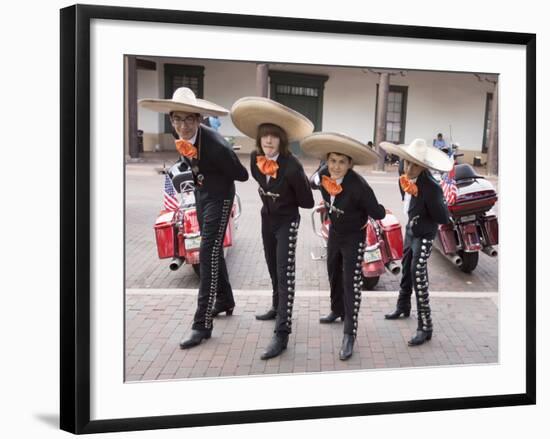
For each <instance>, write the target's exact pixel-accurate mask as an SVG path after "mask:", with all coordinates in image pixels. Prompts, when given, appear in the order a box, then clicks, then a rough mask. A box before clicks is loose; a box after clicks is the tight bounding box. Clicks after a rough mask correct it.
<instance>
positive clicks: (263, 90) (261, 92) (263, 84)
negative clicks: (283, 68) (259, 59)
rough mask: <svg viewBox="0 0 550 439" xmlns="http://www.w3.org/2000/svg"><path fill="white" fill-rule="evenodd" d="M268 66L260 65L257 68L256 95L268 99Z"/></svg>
mask: <svg viewBox="0 0 550 439" xmlns="http://www.w3.org/2000/svg"><path fill="white" fill-rule="evenodd" d="M268 72H269V65H268V64H258V65H257V66H256V95H257V96H261V97H264V98H267V86H268V80H267V79H268Z"/></svg>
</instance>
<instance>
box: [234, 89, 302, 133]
mask: <svg viewBox="0 0 550 439" xmlns="http://www.w3.org/2000/svg"><path fill="white" fill-rule="evenodd" d="M231 119H232V120H233V123H234V124H235V126H236V127H237V128H238V129H239V131H241V132H242V133H243V134H245V135H246V136H248V137H251V138H253V139H255V138H256V135H257V133H258V128H259V126H260V125H262V124H264V123H270V124H273V125H277V126H279V127H281V128H282V129H283V130H285V132H286V134H287V136H288V141H289V142H294V141H296V140H301V139H303V138H304V137H305V136H307V135H308V134H311V133H312V132H313V123H312V122H311V121H310V120H309V119H308V118H307V117H305V116H304V115H303V114H300V113H298V112H297V111H294V110H293V109H292V108H288V107H286V106H284V105H283V104H280V103H279V102H275V101H273V100H271V99H268V98H262V97H257V96H247V97H244V98H241V99H239V100H238V101H237V102H235V103H234V104H233V107H231Z"/></svg>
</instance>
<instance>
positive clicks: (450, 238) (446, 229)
mask: <svg viewBox="0 0 550 439" xmlns="http://www.w3.org/2000/svg"><path fill="white" fill-rule="evenodd" d="M437 233H438V235H439V240H440V241H441V245H442V247H443V251H444V252H445V254H446V255H449V254H453V253H456V252H457V250H458V249H457V244H458V243H457V242H456V235H455V231H454V227H453V225H452V224H441V225H440V226H439V228H438V230H437Z"/></svg>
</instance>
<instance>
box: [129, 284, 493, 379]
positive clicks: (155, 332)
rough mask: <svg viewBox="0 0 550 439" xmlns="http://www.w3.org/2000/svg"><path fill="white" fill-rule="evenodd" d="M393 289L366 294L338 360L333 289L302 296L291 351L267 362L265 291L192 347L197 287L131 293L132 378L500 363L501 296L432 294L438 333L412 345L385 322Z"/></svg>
mask: <svg viewBox="0 0 550 439" xmlns="http://www.w3.org/2000/svg"><path fill="white" fill-rule="evenodd" d="M395 294H396V293H367V294H366V296H364V300H363V303H362V307H361V311H360V320H359V321H360V324H359V333H358V337H357V341H356V346H355V349H354V355H353V357H352V358H351V359H350V360H348V361H346V362H343V361H340V360H339V359H338V351H339V348H340V344H341V341H342V327H343V325H342V323H339V322H338V323H334V324H331V325H322V324H320V323H319V316H320V315H322V314H324V313H325V312H326V311H327V310H328V309H329V299H328V293H327V292H319V291H302V292H300V290H299V291H298V293H297V296H296V302H295V303H296V304H295V311H294V313H293V315H294V320H293V333H292V335H291V337H290V339H289V345H288V348H287V350H286V351H285V352H284V353H283V354H282V355H281V356H279V357H277V358H274V359H271V360H268V361H263V360H261V359H260V355H261V353H262V352H263V350H264V349H265V347H266V346H267V344H268V342H269V340H270V338H271V336H272V334H273V332H272V331H273V326H274V324H273V321H270V322H260V321H258V320H255V319H254V315H255V314H256V313H258V312H261V311H264V310H265V309H267V307H268V306H269V304H270V298H269V295H268V293H267V292H260V291H252V292H251V291H236V300H237V307H236V308H235V314H234V315H233V316H231V317H226V316H221V317H218V318H216V319H215V321H214V324H215V329H214V333H213V337H212V338H211V339H210V340H208V341H207V342H205V343H203V344H201V345H200V346H198V347H196V348H193V349H190V350H180V349H179V346H178V343H179V341H180V339H181V338H182V337H184V336H186V335H187V334H188V331H189V330H190V327H191V323H192V318H193V313H194V310H195V303H196V292H195V291H194V290H178V291H177V292H175V291H173V290H129V291H128V292H127V296H126V310H127V314H126V317H127V321H126V334H127V340H126V348H127V355H126V380H127V381H139V380H162V379H179V378H199V377H216V376H238V375H258V374H277V373H299V372H321V371H334V370H350V369H373V368H397V367H421V366H438V365H451V364H472V363H477V364H479V363H495V362H497V361H498V352H497V348H498V343H497V331H498V319H497V314H498V313H497V306H496V294H494V293H493V294H479V293H478V294H464V293H433V298H432V300H431V304H432V309H433V315H434V337H433V338H432V340H431V341H430V342H429V343H426V344H425V345H423V346H418V347H408V346H407V340H408V339H409V338H410V336H411V334H413V332H414V330H415V328H416V319H415V316H416V315H415V312H414V311H413V313H411V317H410V318H409V319H400V320H398V321H387V320H384V318H383V315H384V313H385V312H387V311H389V310H392V309H393V306H394V304H395Z"/></svg>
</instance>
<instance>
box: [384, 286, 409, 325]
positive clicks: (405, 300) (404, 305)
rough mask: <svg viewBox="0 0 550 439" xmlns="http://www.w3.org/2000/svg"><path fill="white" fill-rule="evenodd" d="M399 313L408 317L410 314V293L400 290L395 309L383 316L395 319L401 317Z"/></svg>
mask: <svg viewBox="0 0 550 439" xmlns="http://www.w3.org/2000/svg"><path fill="white" fill-rule="evenodd" d="M401 314H403V317H409V316H410V315H411V294H407V293H404V292H403V291H402V290H400V291H399V297H398V298H397V305H396V306H395V311H394V312H392V313H389V314H386V315H385V316H384V318H386V319H388V320H395V319H398V318H399V317H401Z"/></svg>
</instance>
